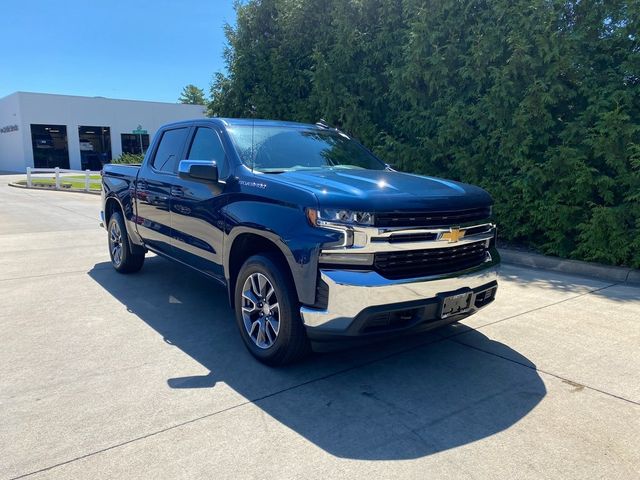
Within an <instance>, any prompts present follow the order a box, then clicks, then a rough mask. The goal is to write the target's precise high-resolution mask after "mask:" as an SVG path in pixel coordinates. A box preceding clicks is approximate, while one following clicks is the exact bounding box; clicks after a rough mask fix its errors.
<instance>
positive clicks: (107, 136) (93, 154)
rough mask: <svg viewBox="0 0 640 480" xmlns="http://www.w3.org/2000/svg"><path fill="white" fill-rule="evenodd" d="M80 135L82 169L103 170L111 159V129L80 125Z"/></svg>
mask: <svg viewBox="0 0 640 480" xmlns="http://www.w3.org/2000/svg"><path fill="white" fill-rule="evenodd" d="M78 136H79V137H80V164H81V165H82V170H87V169H88V170H102V166H103V165H104V164H105V163H109V162H110V161H111V129H110V128H109V127H85V126H79V127H78Z"/></svg>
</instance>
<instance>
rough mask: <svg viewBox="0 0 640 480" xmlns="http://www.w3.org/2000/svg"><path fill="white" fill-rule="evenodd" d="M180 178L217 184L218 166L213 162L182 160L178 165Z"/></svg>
mask: <svg viewBox="0 0 640 480" xmlns="http://www.w3.org/2000/svg"><path fill="white" fill-rule="evenodd" d="M178 176H179V177H180V178H185V179H186V178H191V179H195V180H208V181H210V182H217V181H218V166H217V165H216V162H215V161H213V160H181V161H180V163H179V164H178Z"/></svg>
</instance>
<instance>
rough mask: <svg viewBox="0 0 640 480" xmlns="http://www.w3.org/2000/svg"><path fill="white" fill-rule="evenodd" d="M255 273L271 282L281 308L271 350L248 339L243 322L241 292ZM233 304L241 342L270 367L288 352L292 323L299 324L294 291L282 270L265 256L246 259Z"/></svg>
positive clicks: (240, 273) (239, 276) (238, 279)
mask: <svg viewBox="0 0 640 480" xmlns="http://www.w3.org/2000/svg"><path fill="white" fill-rule="evenodd" d="M254 273H262V274H263V275H265V276H266V277H267V279H268V280H269V281H270V282H271V284H272V285H273V288H274V290H275V294H276V298H277V299H278V305H279V307H280V308H279V310H280V318H279V321H280V329H279V332H278V337H277V338H276V341H275V342H274V344H273V345H272V346H270V347H269V348H265V349H263V348H260V347H258V346H257V345H256V344H255V343H254V342H253V340H252V339H251V337H249V334H248V333H247V330H246V328H245V326H244V320H243V318H242V289H243V286H244V283H245V281H246V280H247V278H248V277H249V276H250V275H252V274H254ZM234 303H235V306H236V308H235V316H236V323H237V324H238V329H239V330H240V335H241V336H242V340H243V341H244V343H245V345H246V346H247V348H248V349H249V351H250V352H251V353H252V354H253V355H254V356H255V357H257V358H259V359H260V360H262V361H263V362H265V363H271V362H272V361H274V360H275V359H276V358H278V357H281V356H283V355H284V350H285V349H287V348H288V346H289V344H290V341H291V336H292V333H293V332H292V328H293V324H294V322H300V317H299V313H298V312H297V306H298V298H297V296H296V293H295V289H293V285H292V282H291V280H290V279H289V278H287V276H286V274H285V273H283V271H282V267H281V266H279V264H278V262H277V261H275V259H273V258H271V257H270V256H268V255H256V256H253V257H251V258H249V259H248V260H247V261H246V262H245V264H244V265H243V266H242V267H241V268H240V272H238V278H237V280H236V285H235V292H234Z"/></svg>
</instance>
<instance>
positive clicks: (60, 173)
mask: <svg viewBox="0 0 640 480" xmlns="http://www.w3.org/2000/svg"><path fill="white" fill-rule="evenodd" d="M52 173H53V174H54V179H55V189H56V190H62V182H63V180H64V179H65V177H66V178H67V179H68V177H69V176H74V177H76V178H74V179H73V180H74V181H75V182H78V181H82V179H80V178H78V177H79V176H80V175H83V176H84V191H85V192H89V191H91V185H95V184H98V185H100V184H101V182H102V178H100V179H97V178H91V176H92V175H100V172H99V171H94V172H92V171H91V170H68V169H65V168H59V167H56V168H32V167H27V187H29V188H31V187H32V186H33V180H34V179H36V178H42V176H41V175H42V174H49V175H51V174H52Z"/></svg>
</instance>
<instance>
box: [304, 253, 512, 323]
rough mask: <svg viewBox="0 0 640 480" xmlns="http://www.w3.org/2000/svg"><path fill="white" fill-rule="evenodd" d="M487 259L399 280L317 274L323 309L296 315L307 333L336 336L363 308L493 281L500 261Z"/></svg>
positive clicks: (370, 274)
mask: <svg viewBox="0 0 640 480" xmlns="http://www.w3.org/2000/svg"><path fill="white" fill-rule="evenodd" d="M491 255H492V260H490V261H488V262H486V263H484V264H482V265H480V266H478V267H475V268H473V269H470V270H467V271H465V272H459V273H457V274H448V275H439V276H433V277H422V278H410V279H400V280H390V279H387V278H385V277H383V276H381V275H380V274H378V273H377V272H374V271H356V270H333V269H332V270H320V277H321V279H322V281H324V282H325V283H326V284H327V285H328V289H329V295H328V302H327V309H326V310H319V309H314V308H310V307H302V308H301V309H300V314H301V317H302V320H303V322H304V324H305V326H306V327H307V328H308V329H309V330H315V331H320V332H323V333H327V334H340V333H341V332H345V331H347V330H348V329H349V327H350V326H351V324H352V323H353V321H354V320H355V318H356V317H357V316H358V315H359V314H360V313H361V312H362V311H363V310H365V309H367V308H370V307H376V306H385V305H389V306H393V305H394V304H402V303H405V302H412V301H420V300H426V299H433V298H435V297H437V295H438V294H439V293H444V292H453V291H455V290H459V289H461V288H470V289H474V288H477V287H481V286H483V285H486V284H488V283H491V282H492V281H495V280H497V277H498V267H499V262H500V260H499V256H498V253H497V251H496V250H495V249H491ZM475 310H476V309H474V310H473V311H475ZM470 313H473V312H470Z"/></svg>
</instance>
